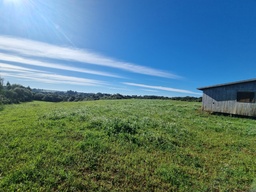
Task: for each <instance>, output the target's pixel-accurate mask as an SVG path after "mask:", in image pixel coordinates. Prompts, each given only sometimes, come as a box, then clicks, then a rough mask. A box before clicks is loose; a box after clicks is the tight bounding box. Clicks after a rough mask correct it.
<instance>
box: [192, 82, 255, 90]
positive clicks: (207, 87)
mask: <svg viewBox="0 0 256 192" xmlns="http://www.w3.org/2000/svg"><path fill="white" fill-rule="evenodd" d="M254 81H255V82H256V79H248V80H243V81H236V82H231V83H224V84H217V85H212V86H206V87H199V88H197V89H198V90H204V89H211V88H215V87H223V86H229V85H235V84H242V83H250V82H254Z"/></svg>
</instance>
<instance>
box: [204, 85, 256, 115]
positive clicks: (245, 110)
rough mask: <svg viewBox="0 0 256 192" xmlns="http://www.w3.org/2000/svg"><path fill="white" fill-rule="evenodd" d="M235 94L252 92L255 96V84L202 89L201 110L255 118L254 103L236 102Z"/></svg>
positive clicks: (255, 109)
mask: <svg viewBox="0 0 256 192" xmlns="http://www.w3.org/2000/svg"><path fill="white" fill-rule="evenodd" d="M237 92H254V93H255V94H254V95H256V82H249V83H243V84H234V85H228V86H221V87H213V88H209V89H204V90H203V106H202V108H203V110H205V111H211V112H220V113H229V114H237V115H246V116H255V117H256V103H242V102H237Z"/></svg>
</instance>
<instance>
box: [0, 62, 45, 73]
mask: <svg viewBox="0 0 256 192" xmlns="http://www.w3.org/2000/svg"><path fill="white" fill-rule="evenodd" d="M0 71H1V72H2V71H11V72H45V71H40V70H36V69H30V68H26V67H19V66H16V65H10V64H6V63H1V62H0Z"/></svg>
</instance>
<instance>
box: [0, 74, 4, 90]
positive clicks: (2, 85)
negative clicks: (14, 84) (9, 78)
mask: <svg viewBox="0 0 256 192" xmlns="http://www.w3.org/2000/svg"><path fill="white" fill-rule="evenodd" d="M3 88H4V79H3V78H2V77H1V76H0V93H1V92H2V91H3Z"/></svg>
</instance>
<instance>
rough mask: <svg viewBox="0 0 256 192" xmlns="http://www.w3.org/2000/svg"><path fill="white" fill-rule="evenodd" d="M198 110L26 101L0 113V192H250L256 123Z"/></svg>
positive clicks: (173, 105)
mask: <svg viewBox="0 0 256 192" xmlns="http://www.w3.org/2000/svg"><path fill="white" fill-rule="evenodd" d="M200 105H201V104H200V103H193V102H192V103H188V102H178V101H164V100H115V101H114V100H111V101H89V102H77V103H46V102H31V103H23V104H19V105H9V106H6V107H5V108H4V109H3V110H2V111H0V142H1V147H0V191H200V192H201V191H255V190H256V123H255V122H256V121H255V120H253V119H246V118H235V117H229V116H222V115H209V114H207V113H204V112H201V111H200Z"/></svg>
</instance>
